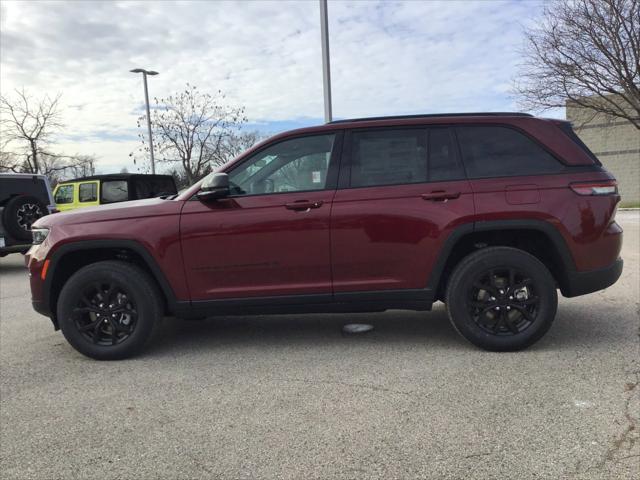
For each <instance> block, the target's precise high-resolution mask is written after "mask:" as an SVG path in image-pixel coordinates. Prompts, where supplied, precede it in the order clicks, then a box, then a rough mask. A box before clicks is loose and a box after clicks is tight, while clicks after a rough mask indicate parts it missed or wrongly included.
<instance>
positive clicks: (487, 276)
mask: <svg viewBox="0 0 640 480" xmlns="http://www.w3.org/2000/svg"><path fill="white" fill-rule="evenodd" d="M539 302H540V299H539V297H538V296H537V295H536V288H535V286H534V284H533V280H532V279H531V278H529V277H528V276H527V275H526V274H524V273H522V272H520V271H518V270H517V269H516V268H514V267H504V268H498V269H491V270H487V271H484V272H482V273H481V274H480V275H478V276H477V278H476V280H475V281H474V282H473V284H472V285H471V288H470V289H469V293H468V295H467V306H468V308H469V313H470V314H471V316H472V317H473V320H474V322H475V323H476V324H477V325H478V326H479V327H480V328H481V329H483V330H484V331H485V332H487V333H490V334H492V335H517V334H518V333H521V332H524V331H525V330H526V329H527V328H529V327H530V326H531V324H532V323H533V322H535V320H536V316H537V314H538V312H537V306H538V303H539Z"/></svg>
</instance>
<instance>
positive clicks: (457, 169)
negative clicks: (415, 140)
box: [428, 128, 465, 182]
mask: <svg viewBox="0 0 640 480" xmlns="http://www.w3.org/2000/svg"><path fill="white" fill-rule="evenodd" d="M428 165H429V181H430V182H445V181H448V180H461V179H464V178H465V175H464V170H463V169H462V165H461V164H460V161H459V159H458V155H457V153H456V144H455V141H454V137H453V134H452V132H451V130H450V129H448V128H431V129H429V162H428Z"/></svg>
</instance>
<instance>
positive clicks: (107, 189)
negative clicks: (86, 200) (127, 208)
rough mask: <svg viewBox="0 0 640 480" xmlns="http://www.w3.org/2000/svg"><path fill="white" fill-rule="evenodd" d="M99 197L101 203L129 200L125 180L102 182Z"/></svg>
mask: <svg viewBox="0 0 640 480" xmlns="http://www.w3.org/2000/svg"><path fill="white" fill-rule="evenodd" d="M101 196H102V202H103V203H112V202H124V201H125V200H128V199H129V189H128V186H127V181H126V180H109V181H106V182H102V187H101Z"/></svg>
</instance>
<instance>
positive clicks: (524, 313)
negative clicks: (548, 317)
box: [513, 305, 534, 322]
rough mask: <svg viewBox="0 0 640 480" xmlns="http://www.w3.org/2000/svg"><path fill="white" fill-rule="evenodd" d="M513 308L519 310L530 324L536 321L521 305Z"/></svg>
mask: <svg viewBox="0 0 640 480" xmlns="http://www.w3.org/2000/svg"><path fill="white" fill-rule="evenodd" d="M513 308H515V309H516V310H518V311H519V312H520V313H521V314H522V316H523V317H524V318H526V319H527V320H529V321H530V322H533V320H534V318H533V316H531V313H530V312H529V311H528V310H527V309H526V308H525V307H523V306H521V305H514V306H513Z"/></svg>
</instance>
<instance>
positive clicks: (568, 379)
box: [0, 211, 640, 479]
mask: <svg viewBox="0 0 640 480" xmlns="http://www.w3.org/2000/svg"><path fill="white" fill-rule="evenodd" d="M618 221H619V223H621V225H622V226H623V227H624V229H625V240H624V250H623V253H622V256H623V258H624V260H625V270H624V273H623V277H622V278H621V279H620V280H619V281H618V283H617V284H615V285H614V286H612V287H611V288H609V289H607V290H606V291H603V292H598V293H595V294H592V295H589V296H585V297H579V298H573V299H566V298H561V299H560V302H559V310H558V316H557V319H556V321H555V323H554V325H553V327H552V328H551V330H550V332H549V333H548V334H547V335H546V337H545V338H543V339H542V340H541V341H540V342H539V343H537V344H536V345H534V346H533V347H532V348H530V349H529V350H526V351H523V352H518V353H489V352H484V351H481V350H478V349H477V348H475V347H473V346H471V345H470V344H468V343H466V342H465V341H464V340H463V339H462V338H461V337H459V336H458V335H457V334H456V333H455V331H454V329H453V328H452V327H451V326H450V324H449V321H448V319H447V316H446V312H445V310H444V307H443V306H442V305H441V304H438V305H437V306H436V307H435V309H434V311H432V312H430V313H418V312H404V311H389V312H385V313H377V314H341V315H304V316H301V315H291V316H271V317H266V316H265V317H219V318H212V319H208V320H206V321H202V322H185V321H180V320H175V319H166V320H165V322H164V324H163V326H162V328H161V329H160V331H159V335H158V337H157V338H156V339H155V341H154V342H153V343H152V344H151V345H150V346H149V347H148V348H147V350H146V351H145V353H144V354H143V355H142V356H139V357H137V358H135V359H132V360H126V361H120V362H110V363H109V362H96V361H93V360H90V359H87V358H85V357H83V356H81V355H80V354H79V353H76V352H75V350H73V349H72V348H71V347H70V346H69V345H68V344H67V342H66V341H65V340H64V338H63V336H62V334H61V333H60V332H54V331H53V328H52V326H51V324H50V322H49V320H48V319H47V318H45V317H43V316H40V315H38V314H37V313H35V312H34V311H33V310H32V309H31V304H30V293H29V282H28V277H27V272H26V270H25V269H24V267H23V258H22V256H21V255H10V256H8V257H6V258H4V259H2V260H0V299H1V305H0V361H1V364H0V365H1V366H0V427H1V430H0V477H1V478H3V479H9V478H12V479H13V478H16V479H28V478H38V479H54V478H64V479H72V478H95V479H111V478H122V479H133V478H136V479H137V478H140V479H152V478H166V479H177V478H189V479H190V478H229V479H237V478H296V479H297V478H300V479H311V478H319V479H320V478H321V479H330V478H365V477H366V478H385V479H389V478H402V479H405V478H439V479H441V478H452V479H454V478H455V479H459V478H483V479H489V478H495V479H505V478H514V479H528V478H536V479H540V478H544V479H546V478H549V479H557V478H598V479H600V478H612V479H613V478H615V479H625V478H629V479H631V478H639V477H638V475H639V474H640V441H638V439H639V436H640V435H639V434H640V421H639V418H638V417H639V413H640V386H639V385H638V380H639V375H640V374H639V372H640V366H639V363H640V360H639V358H640V350H639V334H640V330H639V324H640V319H639V317H640V304H639V299H640V291H639V289H640V278H639V261H640V258H639V257H640V237H639V233H640V232H639V225H640V214H639V213H638V212H637V211H635V212H621V213H619V214H618ZM349 322H364V323H371V324H373V325H374V327H375V329H374V330H373V331H372V332H369V333H366V334H362V335H360V336H355V335H352V336H343V334H342V333H341V327H342V326H343V325H344V324H345V323H349Z"/></svg>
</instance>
